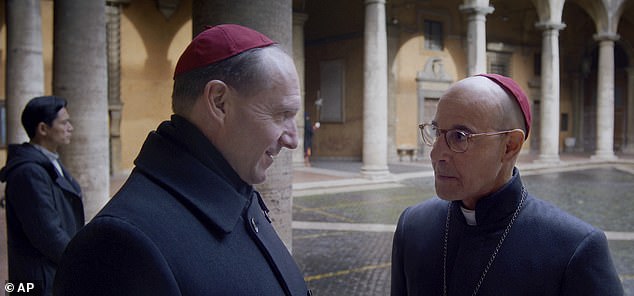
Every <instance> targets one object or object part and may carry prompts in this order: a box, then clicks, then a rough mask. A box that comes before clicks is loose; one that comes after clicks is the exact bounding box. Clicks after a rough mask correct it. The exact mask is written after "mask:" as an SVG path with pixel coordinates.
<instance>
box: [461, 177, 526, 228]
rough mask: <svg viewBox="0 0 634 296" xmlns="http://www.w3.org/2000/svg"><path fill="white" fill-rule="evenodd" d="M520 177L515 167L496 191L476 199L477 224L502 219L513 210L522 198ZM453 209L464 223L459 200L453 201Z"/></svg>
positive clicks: (495, 221)
mask: <svg viewBox="0 0 634 296" xmlns="http://www.w3.org/2000/svg"><path fill="white" fill-rule="evenodd" d="M523 187H524V185H523V184H522V179H521V178H520V173H519V170H518V169H517V168H514V169H513V176H512V177H511V179H510V180H509V181H508V182H507V183H506V184H505V185H504V186H502V188H500V189H499V190H498V191H496V192H494V193H492V194H491V195H489V196H486V197H483V198H481V199H480V200H478V203H477V204H476V210H475V213H476V221H477V223H478V225H487V224H492V223H497V222H500V221H504V220H505V219H507V218H508V217H509V216H510V215H512V214H513V213H514V212H515V209H516V208H517V205H518V204H519V202H520V200H521V199H522V188H523ZM454 203H456V204H455V205H454V207H453V208H454V210H455V211H457V213H456V215H457V216H458V217H460V218H459V219H460V220H462V221H464V222H465V223H466V220H465V218H464V216H463V214H462V213H459V212H460V203H461V202H460V201H454Z"/></svg>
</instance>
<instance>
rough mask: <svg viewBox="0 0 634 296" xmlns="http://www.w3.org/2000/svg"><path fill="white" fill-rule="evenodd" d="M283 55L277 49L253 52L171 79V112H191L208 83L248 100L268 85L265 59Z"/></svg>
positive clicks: (184, 113)
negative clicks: (216, 82)
mask: <svg viewBox="0 0 634 296" xmlns="http://www.w3.org/2000/svg"><path fill="white" fill-rule="evenodd" d="M272 50H273V51H280V52H284V51H283V50H282V49H281V48H280V47H279V46H277V45H271V46H267V47H263V48H254V49H250V50H247V51H245V52H243V53H240V54H238V55H236V56H233V57H231V58H228V59H226V60H222V61H220V62H217V63H215V64H211V65H208V66H205V67H202V68H198V69H194V70H191V71H189V72H185V73H182V74H180V75H178V76H176V77H175V78H174V89H173V91H172V110H173V111H174V113H176V114H179V115H186V114H188V113H189V112H190V111H191V108H192V107H193V105H194V103H195V102H196V99H198V97H199V96H200V95H202V93H203V91H204V89H205V85H207V82H209V81H211V80H220V81H222V82H224V83H225V84H227V85H228V86H229V87H231V88H233V89H235V90H236V91H237V92H238V93H239V94H241V95H244V96H250V95H253V94H255V93H256V92H257V91H260V90H262V89H264V88H265V87H267V86H268V85H269V82H270V81H269V80H268V79H267V75H268V71H269V67H268V64H267V63H265V62H264V61H265V60H264V59H265V58H266V55H267V54H270V51H272Z"/></svg>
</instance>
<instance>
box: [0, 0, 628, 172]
mask: <svg viewBox="0 0 634 296" xmlns="http://www.w3.org/2000/svg"><path fill="white" fill-rule="evenodd" d="M36 2H39V4H40V12H39V13H40V15H41V36H42V38H41V55H42V63H43V71H42V73H43V83H42V86H40V88H41V90H36V91H35V93H38V92H39V93H42V94H52V93H53V64H54V62H53V33H54V30H53V29H54V26H53V22H54V18H53V11H54V1H50V0H41V1H36ZM106 2H107V3H108V4H107V14H108V19H107V22H109V26H115V27H114V31H115V32H114V33H113V29H109V30H108V34H109V35H108V36H109V38H108V43H109V44H113V43H114V44H115V46H110V47H109V49H108V50H109V52H113V51H114V52H116V51H118V55H115V57H118V58H119V65H118V67H119V69H118V71H112V70H111V71H110V72H109V73H114V74H113V75H110V76H108V77H109V87H110V88H109V92H108V100H109V102H110V104H109V109H110V115H111V117H110V123H109V130H110V135H111V138H114V139H115V141H112V142H113V144H112V146H111V154H112V155H111V156H110V157H111V159H110V161H111V164H110V166H111V167H112V168H113V170H114V171H120V170H123V171H125V170H129V169H130V168H132V167H133V160H134V158H135V157H136V153H137V152H138V150H139V148H140V146H141V144H142V142H143V140H144V139H145V136H146V134H147V133H148V132H149V131H151V130H152V129H154V128H155V127H156V126H157V124H158V123H160V122H161V121H162V120H165V119H167V118H169V115H170V114H171V106H170V94H171V87H172V73H173V68H174V65H175V63H176V61H177V59H178V56H179V54H180V52H181V51H182V50H183V49H184V48H185V46H186V45H187V43H188V41H189V40H191V38H192V32H193V30H192V1H191V0H171V1H165V0H163V1H162V0H113V1H106ZM374 2H376V3H378V4H377V5H378V6H379V7H382V10H381V12H379V13H381V14H382V15H383V19H382V20H381V22H382V23H383V25H384V28H383V31H382V32H385V33H384V34H385V36H384V38H385V39H386V51H385V53H384V54H383V53H381V54H379V56H382V55H385V56H386V57H385V58H386V61H387V64H386V66H387V71H386V72H387V73H385V74H386V75H385V77H384V78H383V77H381V78H380V79H378V80H376V81H381V80H385V79H387V82H388V83H387V86H386V87H387V91H386V95H387V101H386V105H385V107H380V108H382V109H384V110H382V111H385V112H386V115H385V116H386V120H385V122H386V123H385V124H382V125H386V126H387V136H382V135H379V136H380V137H386V140H387V142H386V144H381V145H387V146H388V148H387V156H388V161H394V160H395V159H396V150H397V149H398V148H408V147H411V148H415V149H416V150H418V152H419V153H422V154H421V155H424V153H425V147H422V145H421V140H420V137H419V135H418V131H417V128H416V126H417V124H418V123H420V122H423V121H428V120H429V119H430V118H431V116H433V113H434V112H433V111H434V106H435V101H436V100H437V99H438V97H439V96H440V95H441V94H442V92H443V91H444V90H445V89H447V87H448V86H449V85H450V84H451V83H453V82H455V81H458V80H460V79H462V78H464V77H466V76H468V75H472V74H475V73H480V72H495V73H500V74H504V75H507V76H510V77H512V78H514V79H515V80H516V81H518V82H519V84H520V85H521V86H522V87H523V88H524V90H525V91H526V92H527V93H528V95H529V97H530V99H531V101H532V107H533V112H534V115H535V120H534V125H535V126H533V131H534V133H532V135H531V140H530V143H529V145H528V146H527V147H526V148H525V150H526V152H530V153H538V154H539V153H542V152H540V150H541V148H545V149H553V148H552V147H555V149H554V150H553V151H547V152H544V153H547V154H555V156H556V155H557V154H558V153H561V152H564V151H585V152H587V153H591V154H596V153H595V152H596V151H597V150H599V151H600V153H599V154H605V153H606V152H605V151H607V154H610V152H609V151H610V150H612V153H619V152H626V151H630V150H632V148H631V146H632V145H628V144H630V143H631V142H634V139H632V135H631V133H632V129H633V128H631V127H630V125H631V124H632V123H631V121H632V120H629V121H628V119H630V118H632V117H634V115H631V113H632V112H631V111H629V110H630V109H631V107H632V106H631V105H634V104H631V103H629V101H631V100H632V99H631V97H632V94H631V93H632V90H631V89H632V88H634V87H632V80H633V79H634V78H632V75H634V74H632V71H634V70H632V69H634V68H633V67H634V65H633V64H634V63H632V60H634V30H633V29H634V4H632V1H631V0H571V1H565V2H564V1H561V0H535V1H530V0H519V1H518V0H496V1H493V0H491V1H482V0H480V1H475V0H449V1H446V0H445V1H434V0H425V1H423V0H418V1H416V0H392V1H369V0H368V1H365V2H364V1H334V0H324V1H317V2H315V1H300V0H295V1H293V4H292V9H293V12H294V13H295V14H294V18H295V19H298V18H300V19H302V21H301V22H299V23H297V22H296V23H295V27H294V28H295V31H294V32H295V33H294V35H297V34H299V33H301V34H303V40H296V41H295V44H297V43H302V44H301V46H303V47H304V48H303V52H302V54H301V55H303V56H302V57H301V58H300V59H299V60H297V62H298V63H302V66H303V69H305V70H303V71H304V73H303V74H304V75H302V76H303V78H304V81H305V82H304V91H305V105H304V106H305V112H306V113H307V114H308V115H310V117H311V119H312V120H313V121H320V123H321V128H320V129H319V130H318V131H317V132H316V133H315V138H314V147H313V150H314V155H315V157H317V158H324V159H354V160H361V159H362V158H363V146H364V141H363V138H364V137H372V136H373V134H372V132H369V133H365V132H364V129H366V130H367V129H369V128H371V126H370V127H364V124H363V123H364V119H365V117H364V109H363V107H364V105H366V104H364V103H365V102H364V96H365V95H366V94H365V91H364V90H365V89H364V87H366V84H376V82H370V83H366V82H367V81H366V76H364V74H365V73H366V72H367V70H372V69H374V68H376V66H377V64H376V63H375V61H365V60H364V56H366V55H367V53H366V52H365V49H366V47H372V46H373V45H371V44H370V45H367V46H366V43H365V41H364V40H365V38H364V36H365V34H366V33H365V28H366V27H367V26H368V23H367V22H366V18H368V19H369V17H367V16H368V14H367V12H366V8H367V7H369V6H370V5H372V3H374ZM6 6H7V5H6V4H4V3H2V4H0V9H2V12H3V13H2V18H1V19H0V20H1V21H2V22H1V24H2V26H1V27H0V28H1V29H0V37H2V39H1V40H2V41H3V42H0V45H1V47H0V51H1V52H2V60H1V64H0V65H1V66H2V67H0V73H2V74H3V77H7V75H6V71H7V70H6V66H7V49H8V48H10V45H8V44H7V38H6V37H7V25H6V23H7V22H6V9H7V8H6ZM245 13H252V12H249V11H245ZM113 15H114V16H115V17H112V16H113ZM378 21H379V20H378V19H373V20H371V23H372V22H378ZM113 22H114V25H113V24H112V23H113ZM371 23H370V24H371ZM299 30H303V31H301V32H299V33H297V32H298V31H299ZM294 54H295V55H296V56H297V55H300V54H299V53H294ZM606 55H607V58H606ZM609 56H612V57H613V62H610V58H609ZM374 59H376V58H374ZM602 61H605V62H603V63H602ZM109 65H110V67H109V68H115V67H116V64H115V66H112V65H113V64H109ZM553 65H555V66H553ZM553 68H555V69H553ZM545 77H546V79H544V78H545ZM557 77H558V78H559V79H554V78H557ZM610 77H612V79H610ZM117 78H118V79H117ZM606 80H608V81H606ZM113 81H117V83H116V84H115V83H113ZM544 81H547V83H544ZM6 83H7V79H2V80H0V90H2V91H3V92H2V93H3V94H4V101H5V106H6V105H9V104H10V103H8V102H7V101H10V99H7V98H6V97H7V93H8V91H9V90H8V89H7V87H6ZM117 84H118V85H117ZM113 85H114V86H113ZM368 92H370V91H368ZM372 92H377V91H376V90H374V91H372ZM379 92H380V91H379ZM116 94H118V95H116ZM29 95H30V94H29ZM374 100H376V99H370V101H369V102H372V101H374ZM544 106H546V108H543V107H544ZM611 106H612V107H611ZM377 108H378V107H377ZM557 108H558V109H559V110H556V111H558V112H550V113H554V114H550V113H549V110H550V111H552V110H551V109H557ZM612 108H613V109H614V110H613V112H610V111H611V109H612ZM544 109H548V110H546V111H544ZM604 109H605V110H607V111H605V110H604ZM608 109H610V110H608ZM602 112H603V113H602ZM604 113H605V114H604ZM608 115H609V116H608ZM628 115H630V116H628ZM599 119H601V121H600V120H599ZM300 121H302V120H298V123H300V124H301V126H303V125H304V124H303V122H300ZM605 129H608V130H605ZM544 130H548V131H544ZM597 130H599V132H598V133H597ZM553 131H555V132H553ZM610 131H611V135H606V132H608V133H609V132H610ZM4 133H5V134H6V133H9V134H11V131H10V130H9V131H7V129H6V127H5V129H4ZM22 136H23V137H24V135H22ZM545 137H551V138H553V139H548V140H546V141H544V138H545ZM5 138H6V137H5ZM572 138H574V145H572V142H573V141H572V140H571V139H572ZM566 139H568V140H566ZM628 140H629V141H628ZM5 141H6V140H5ZM14 141H15V140H14ZM610 141H611V142H612V144H611V145H610V146H611V147H607V146H606V145H605V143H608V142H610ZM542 142H554V143H550V144H548V145H546V146H544V145H543V143H542ZM566 143H568V145H566ZM551 146H552V147H551Z"/></svg>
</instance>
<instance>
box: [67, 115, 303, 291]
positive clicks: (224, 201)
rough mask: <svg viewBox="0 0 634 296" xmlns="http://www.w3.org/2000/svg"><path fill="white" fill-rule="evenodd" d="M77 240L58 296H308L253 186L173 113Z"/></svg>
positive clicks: (192, 127) (68, 250) (69, 257)
mask: <svg viewBox="0 0 634 296" xmlns="http://www.w3.org/2000/svg"><path fill="white" fill-rule="evenodd" d="M135 164H136V167H135V169H134V170H133V172H132V173H131V175H130V177H129V179H128V180H127V181H126V183H125V184H124V185H123V187H122V189H121V190H120V191H119V192H118V193H117V194H116V195H115V196H114V197H113V198H112V200H111V201H110V202H109V203H108V204H107V205H106V206H105V208H104V209H103V210H102V211H101V212H100V213H99V214H98V215H97V216H96V218H95V219H94V220H93V221H91V222H90V223H89V224H88V225H87V226H86V227H85V228H84V229H83V230H82V231H81V232H80V233H79V234H78V235H77V236H76V238H75V239H73V241H72V242H71V244H70V246H69V247H68V249H67V251H66V253H65V254H64V258H63V260H62V264H61V266H60V269H59V272H58V274H57V278H56V282H55V295H155V296H160V295H208V296H213V295H263V296H266V295H271V296H273V295H276V296H277V295H302V296H303V295H307V293H308V290H307V288H306V284H305V282H304V279H303V275H302V273H301V272H300V271H299V268H298V267H297V265H296V264H295V262H294V260H293V258H292V257H291V255H290V254H289V252H288V250H287V249H286V247H285V246H284V244H283V243H282V241H281V240H280V239H279V237H278V236H277V234H276V232H275V230H274V229H273V227H272V225H271V223H270V221H269V220H268V217H267V216H266V214H265V212H266V208H265V206H263V205H264V204H263V202H262V200H261V199H260V197H259V194H258V193H257V192H256V191H254V189H253V187H252V186H250V185H247V184H246V183H244V182H243V181H242V180H241V179H240V178H239V177H238V175H237V174H236V173H235V172H234V171H233V170H232V169H231V167H230V166H229V164H228V163H227V162H226V161H225V160H224V159H223V158H222V156H221V155H220V154H219V153H218V152H217V150H216V149H215V148H214V147H213V146H212V145H211V143H210V142H209V141H208V140H207V139H206V138H205V137H204V136H203V135H202V133H200V132H199V131H198V130H197V129H196V128H195V127H194V126H193V125H192V124H190V123H189V122H187V121H186V120H185V119H183V118H181V117H178V116H173V117H172V121H166V122H164V123H162V124H161V125H160V126H159V128H158V129H157V131H156V132H152V133H150V135H149V136H148V138H147V140H146V142H145V143H144V145H143V147H142V149H141V152H140V153H139V156H138V158H137V159H136V161H135Z"/></svg>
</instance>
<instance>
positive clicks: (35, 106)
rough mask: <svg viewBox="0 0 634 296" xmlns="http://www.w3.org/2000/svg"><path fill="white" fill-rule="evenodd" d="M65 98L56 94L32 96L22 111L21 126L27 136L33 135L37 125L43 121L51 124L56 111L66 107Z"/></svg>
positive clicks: (31, 136)
mask: <svg viewBox="0 0 634 296" xmlns="http://www.w3.org/2000/svg"><path fill="white" fill-rule="evenodd" d="M66 104H67V102H66V99H64V98H62V97H57V96H42V97H35V98H32V99H31V100H30V101H29V102H28V103H27V104H26V106H25V107H24V110H23V111H22V126H23V127H24V129H25V130H26V134H27V135H29V138H31V139H33V137H35V131H36V130H37V125H38V124H40V122H44V123H45V124H46V125H48V126H51V125H52V124H53V120H55V118H57V113H58V112H59V110H61V109H62V108H65V107H66Z"/></svg>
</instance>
